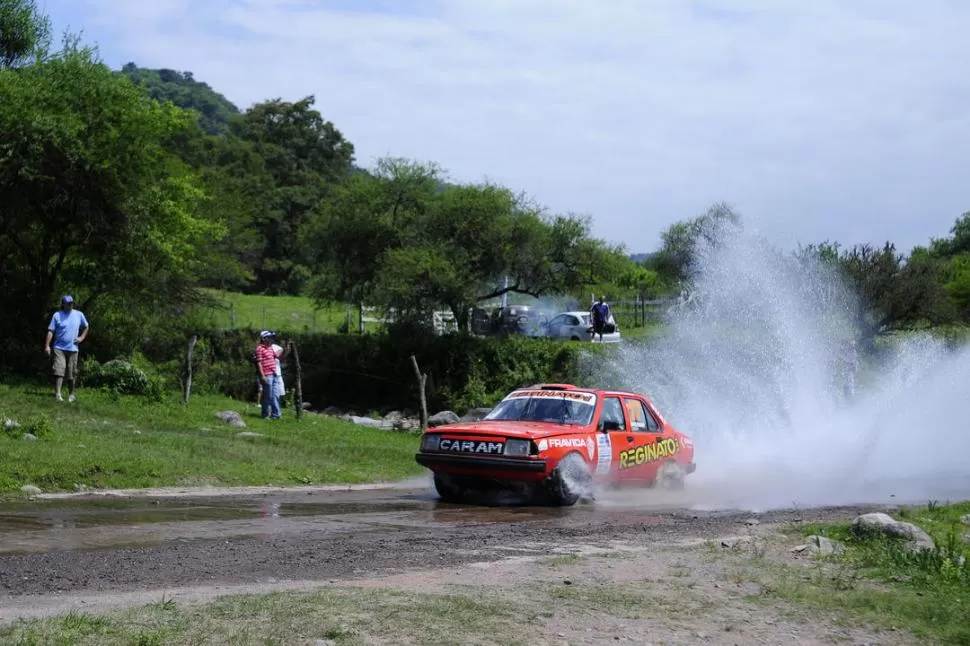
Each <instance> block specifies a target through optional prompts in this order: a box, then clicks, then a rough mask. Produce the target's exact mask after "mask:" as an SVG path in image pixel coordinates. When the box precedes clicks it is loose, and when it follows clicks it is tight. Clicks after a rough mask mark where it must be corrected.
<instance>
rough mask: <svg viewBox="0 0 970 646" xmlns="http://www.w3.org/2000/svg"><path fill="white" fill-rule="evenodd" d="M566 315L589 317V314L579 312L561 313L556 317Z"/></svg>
mask: <svg viewBox="0 0 970 646" xmlns="http://www.w3.org/2000/svg"><path fill="white" fill-rule="evenodd" d="M564 314H570V315H572V316H589V312H580V311H578V310H577V311H573V312H559V313H558V314H556V316H562V315H564Z"/></svg>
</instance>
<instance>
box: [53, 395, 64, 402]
mask: <svg viewBox="0 0 970 646" xmlns="http://www.w3.org/2000/svg"><path fill="white" fill-rule="evenodd" d="M54 399H56V400H57V401H59V402H62V401H64V398H63V397H61V396H60V395H54Z"/></svg>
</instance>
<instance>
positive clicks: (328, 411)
mask: <svg viewBox="0 0 970 646" xmlns="http://www.w3.org/2000/svg"><path fill="white" fill-rule="evenodd" d="M320 412H321V413H322V414H323V415H329V416H330V417H340V416H341V415H343V414H344V412H343V411H342V410H340V409H339V408H337V407H336V406H327V407H326V408H324V409H323V410H322V411H320Z"/></svg>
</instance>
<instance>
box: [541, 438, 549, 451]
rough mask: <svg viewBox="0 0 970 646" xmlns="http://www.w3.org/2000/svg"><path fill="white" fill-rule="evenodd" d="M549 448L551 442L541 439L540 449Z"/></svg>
mask: <svg viewBox="0 0 970 646" xmlns="http://www.w3.org/2000/svg"><path fill="white" fill-rule="evenodd" d="M548 448H549V442H548V441H546V440H539V451H540V452H541V451H545V450H546V449H548Z"/></svg>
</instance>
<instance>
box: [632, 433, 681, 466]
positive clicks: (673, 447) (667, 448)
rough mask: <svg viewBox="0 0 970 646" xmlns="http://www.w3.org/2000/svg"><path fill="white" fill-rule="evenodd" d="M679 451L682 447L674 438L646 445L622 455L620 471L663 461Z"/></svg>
mask: <svg viewBox="0 0 970 646" xmlns="http://www.w3.org/2000/svg"><path fill="white" fill-rule="evenodd" d="M678 450H680V447H679V446H678V444H677V440H675V439H674V438H672V437H668V438H665V439H663V440H658V441H657V442H656V443H655V444H644V445H642V446H638V447H636V448H635V449H630V450H628V451H623V452H622V453H620V469H632V468H633V467H638V466H640V465H642V464H648V463H650V462H656V461H657V460H663V459H665V458H669V457H670V456H672V455H673V454H675V453H677V451H678Z"/></svg>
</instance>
